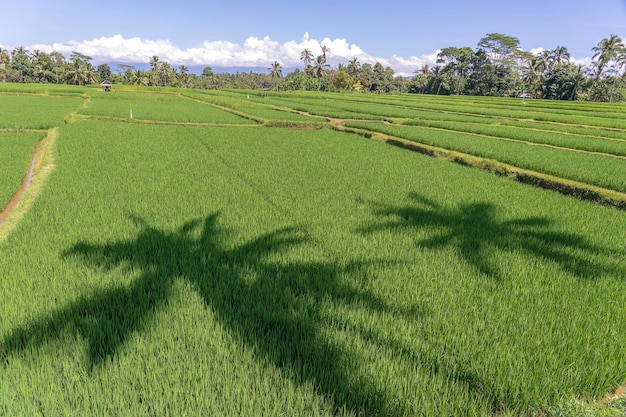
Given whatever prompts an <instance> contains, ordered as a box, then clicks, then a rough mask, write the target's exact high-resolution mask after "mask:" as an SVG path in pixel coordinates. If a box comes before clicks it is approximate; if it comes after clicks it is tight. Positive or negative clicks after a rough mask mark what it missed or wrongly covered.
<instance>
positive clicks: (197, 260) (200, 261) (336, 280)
mask: <svg viewBox="0 0 626 417" xmlns="http://www.w3.org/2000/svg"><path fill="white" fill-rule="evenodd" d="M132 220H133V221H134V222H135V224H136V225H137V226H138V227H140V228H141V229H140V232H139V234H138V235H137V237H136V238H134V239H129V240H122V241H118V242H114V243H109V244H91V243H87V242H79V243H76V244H75V245H74V246H72V247H71V248H70V249H69V250H67V251H66V252H65V253H64V254H63V256H64V257H67V258H71V259H78V260H81V261H84V262H85V263H87V264H88V265H91V266H93V267H96V268H113V267H116V266H120V265H122V266H126V267H129V268H132V269H139V270H140V271H141V273H140V275H139V277H138V278H137V279H136V280H135V281H133V282H132V283H131V284H130V285H127V286H121V287H117V288H106V289H101V290H99V291H97V292H95V293H92V294H90V295H88V296H83V297H81V298H79V299H77V300H76V301H74V302H72V303H70V304H69V305H67V306H65V307H63V308H61V309H58V310H56V311H54V312H52V313H51V314H49V315H45V316H43V317H40V318H38V319H35V320H34V321H33V322H32V323H30V324H29V325H26V326H23V327H20V328H17V329H14V330H13V331H12V332H10V333H9V334H8V335H6V336H4V338H3V345H2V346H0V363H4V366H8V365H9V361H10V357H11V355H12V354H16V353H19V352H25V351H30V350H31V349H33V348H39V347H41V346H43V345H44V344H45V343H47V342H48V341H53V340H55V339H58V338H60V337H62V334H63V333H66V334H67V332H68V331H69V332H70V334H80V335H81V336H82V338H83V339H85V340H86V343H87V355H88V364H89V368H90V370H91V369H93V368H94V367H98V366H103V365H105V364H106V361H107V359H108V358H110V357H112V356H114V355H116V354H117V353H118V351H119V350H120V349H121V347H122V346H123V344H124V343H125V341H126V340H127V339H128V338H129V337H130V335H131V334H133V333H136V332H139V331H142V330H143V331H145V330H146V328H147V326H148V325H149V322H150V320H152V319H153V317H154V313H155V312H156V311H157V310H158V309H160V308H164V307H165V304H166V303H167V302H168V298H169V297H170V293H171V291H172V285H173V284H174V282H175V281H176V280H178V279H186V280H188V281H189V283H190V284H191V285H192V287H193V288H195V290H196V291H197V292H198V294H199V295H200V296H201V297H202V299H203V301H204V302H205V303H206V305H207V308H210V309H211V310H213V311H214V313H215V315H216V317H217V318H218V320H219V321H220V322H221V323H222V324H223V325H224V326H226V327H227V328H228V329H230V330H231V331H232V333H233V334H234V335H235V337H237V338H239V339H240V340H241V341H242V343H243V344H244V345H245V346H246V347H249V348H252V350H253V351H254V352H255V354H258V355H261V357H263V358H264V359H266V360H268V361H269V363H272V364H274V365H276V366H278V367H279V368H282V369H285V370H287V371H288V372H287V374H288V375H292V377H293V378H294V379H295V380H296V383H303V382H305V381H309V382H311V383H312V384H313V386H315V387H316V389H317V390H318V391H319V393H320V394H321V395H324V396H326V397H328V398H331V399H332V401H333V402H334V404H335V405H336V407H337V408H338V409H347V410H348V411H351V412H354V413H355V414H363V415H388V414H397V411H398V410H397V409H395V407H396V405H391V403H390V402H389V401H388V399H387V397H386V394H385V392H384V390H381V389H380V388H379V387H377V386H375V385H374V384H373V383H371V382H368V381H367V378H365V377H364V376H362V375H360V374H359V371H358V369H354V361H353V360H351V359H350V358H349V357H348V356H349V355H348V353H347V352H346V351H344V349H342V347H341V345H338V344H337V343H333V342H332V341H330V340H328V337H327V336H325V334H324V329H325V327H326V326H327V324H325V318H324V316H323V311H322V305H324V304H325V303H327V302H328V301H331V302H333V303H339V304H347V305H352V304H354V305H357V306H359V307H363V308H365V309H367V310H368V311H372V312H374V313H375V312H384V313H388V314H392V315H397V314H405V313H404V312H402V311H399V310H397V309H395V308H392V307H390V306H388V305H386V304H385V302H384V300H382V299H380V298H377V297H376V296H375V295H373V294H372V293H370V292H368V291H366V290H360V289H357V288H354V287H352V286H349V285H347V284H345V280H344V279H342V274H344V273H346V272H347V273H351V270H355V269H358V268H361V267H364V265H363V264H354V265H349V266H347V267H339V266H337V265H333V264H331V263H326V262H296V261H292V262H290V263H276V262H270V261H269V260H268V256H269V255H272V254H277V253H280V252H283V251H286V250H288V249H289V248H290V247H293V246H295V245H299V244H302V243H305V242H306V240H307V238H306V237H305V236H304V235H303V233H302V232H301V231H298V230H297V229H293V228H284V229H280V230H277V231H274V232H271V233H266V234H263V235H261V236H259V237H257V238H256V239H253V240H251V241H249V242H247V243H245V244H242V245H239V246H236V247H233V248H227V245H226V242H227V238H228V236H227V233H225V231H224V230H221V229H220V228H219V227H218V214H217V213H214V214H211V215H209V216H208V217H206V218H205V219H198V220H193V221H190V222H188V223H186V224H184V225H183V226H182V227H181V228H180V229H179V230H177V231H175V232H166V231H162V230H159V229H156V228H154V227H151V226H149V225H147V224H146V223H145V222H144V221H143V220H142V219H140V218H136V217H133V218H132ZM251 277H253V278H251ZM408 314H411V315H412V316H414V315H415V314H414V313H413V312H411V313H408Z"/></svg>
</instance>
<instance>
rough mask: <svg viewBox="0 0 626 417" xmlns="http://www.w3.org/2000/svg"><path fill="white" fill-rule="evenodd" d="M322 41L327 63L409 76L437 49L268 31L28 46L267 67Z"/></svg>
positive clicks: (132, 59) (128, 58) (289, 63)
mask: <svg viewBox="0 0 626 417" xmlns="http://www.w3.org/2000/svg"><path fill="white" fill-rule="evenodd" d="M322 45H326V46H327V47H328V48H329V49H330V52H328V53H327V59H328V63H329V64H330V65H331V66H337V65H338V64H340V63H342V64H347V62H348V61H350V60H352V59H354V58H356V59H358V60H359V62H360V63H361V64H364V63H370V64H374V63H376V62H380V63H381V64H383V65H384V66H390V67H391V68H393V69H394V70H395V71H396V73H397V74H399V75H411V74H412V73H413V71H415V70H416V69H418V68H420V67H421V66H422V65H424V64H429V65H433V64H434V63H435V61H436V55H437V53H436V52H435V53H433V54H427V55H422V56H419V57H418V56H411V57H408V58H403V57H399V56H396V55H394V56H392V57H376V56H373V55H370V54H368V53H367V52H365V51H364V50H363V49H361V48H360V47H359V46H358V45H356V44H353V43H350V42H348V40H347V39H345V38H335V39H330V38H328V37H326V38H323V39H321V40H318V39H315V38H311V37H310V36H309V34H308V33H305V34H304V35H303V36H302V38H301V39H300V40H297V41H296V40H291V41H287V42H284V43H280V42H278V41H275V40H272V39H271V38H270V37H269V36H265V37H263V38H258V37H255V36H250V37H249V38H248V39H246V40H245V41H244V42H243V44H238V43H233V42H229V41H222V40H218V41H204V42H202V43H201V44H198V45H195V46H193V47H191V48H181V47H179V46H177V45H175V44H174V43H172V42H171V41H170V40H167V39H158V40H151V39H142V38H139V37H134V38H128V39H126V38H124V37H123V36H122V35H114V36H111V37H100V38H94V39H92V40H87V41H68V42H63V43H53V44H49V45H44V44H37V45H30V46H29V47H28V48H29V49H30V50H41V51H44V52H47V53H50V52H52V51H58V52H61V53H62V54H64V55H66V56H69V55H70V54H71V53H72V52H73V51H76V52H80V53H82V54H85V55H88V56H90V57H92V58H93V62H94V63H103V62H111V61H114V62H126V63H144V64H145V63H148V62H149V60H150V58H151V57H152V56H154V55H156V56H158V57H159V59H160V60H161V61H166V62H169V63H170V64H172V65H187V66H191V65H193V66H201V65H207V66H213V67H267V66H269V65H270V64H271V63H272V62H274V61H278V62H279V63H280V64H281V65H282V66H283V67H285V68H291V67H297V66H301V65H302V61H301V60H300V54H301V52H302V51H303V50H304V49H308V50H310V51H311V53H312V54H313V55H314V56H317V55H320V54H321V53H322Z"/></svg>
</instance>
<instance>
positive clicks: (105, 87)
mask: <svg viewBox="0 0 626 417" xmlns="http://www.w3.org/2000/svg"><path fill="white" fill-rule="evenodd" d="M100 85H101V86H102V91H104V92H106V93H110V92H111V86H112V85H113V84H111V81H109V80H104V81H102V82H101V83H100Z"/></svg>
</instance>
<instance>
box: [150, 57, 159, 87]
mask: <svg viewBox="0 0 626 417" xmlns="http://www.w3.org/2000/svg"><path fill="white" fill-rule="evenodd" d="M159 64H160V63H159V57H158V56H156V55H153V56H152V58H150V71H151V72H152V84H153V85H159Z"/></svg>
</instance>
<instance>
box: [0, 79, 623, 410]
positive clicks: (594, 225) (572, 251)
mask: <svg viewBox="0 0 626 417" xmlns="http://www.w3.org/2000/svg"><path fill="white" fill-rule="evenodd" d="M184 93H185V92H184V91H182V92H181V96H177V95H172V94H167V95H166V94H163V93H162V92H159V91H158V90H157V91H156V92H141V93H140V92H115V91H114V92H113V93H110V94H104V93H101V92H96V91H93V92H89V91H87V94H88V96H89V98H88V99H86V100H88V101H87V102H86V103H87V105H86V107H85V108H83V109H81V110H80V116H79V117H75V118H72V119H71V120H70V123H67V124H65V123H62V122H60V123H58V124H57V125H58V126H60V127H59V129H58V137H57V138H56V141H55V143H54V148H53V149H52V152H53V156H54V161H55V168H54V170H53V171H52V173H51V174H50V175H49V177H48V178H47V179H46V182H45V184H44V186H43V187H42V189H41V190H40V192H39V194H38V196H37V197H36V200H35V202H34V204H33V205H32V206H31V207H30V209H29V210H28V212H27V213H26V215H25V216H24V217H23V218H22V220H21V221H20V222H19V224H18V225H17V226H16V227H15V228H14V229H13V230H12V231H11V232H10V233H9V234H8V235H7V236H5V237H4V238H3V240H1V241H0V415H25V416H26V415H28V416H31V415H102V416H105V415H106V416H110V415H133V416H152V415H224V416H233V415H241V416H250V415H264V416H277V415H307V416H336V415H338V416H415V415H424V416H431V415H454V416H457V415H464V416H465V415H475V416H496V415H497V416H521V415H536V416H540V415H542V416H543V415H548V416H556V415H589V414H591V415H616V416H617V415H620V414H622V413H624V412H626V400H624V399H616V400H613V401H610V402H608V403H607V404H599V400H600V399H601V398H603V397H604V396H605V395H606V394H607V393H609V392H611V391H613V390H615V389H616V388H617V387H618V386H620V385H623V384H624V383H625V382H626V344H625V343H623V341H624V340H626V327H625V326H624V325H623V323H625V322H626V307H625V306H626V292H624V291H623V286H624V279H625V277H626V241H625V240H624V230H626V214H625V213H624V212H623V211H619V210H616V209H611V208H607V207H603V206H600V205H597V204H594V203H592V202H584V201H579V200H576V199H574V198H571V197H566V196H563V195H560V194H558V193H556V192H553V191H549V190H543V189H539V188H535V187H532V186H529V185H524V184H521V183H517V182H514V181H511V180H509V179H507V178H502V177H498V176H495V175H493V174H490V173H488V172H484V171H481V170H477V169H475V168H472V167H467V166H461V165H458V164H454V163H451V162H448V161H444V160H438V159H435V158H431V157H428V156H425V155H421V154H417V153H413V152H410V151H407V150H405V149H400V148H397V147H393V146H389V145H387V144H384V143H381V142H377V141H373V140H368V139H366V138H365V137H363V136H360V135H355V134H352V133H348V132H342V131H338V130H336V129H340V128H341V126H342V124H344V123H346V121H345V120H344V121H338V120H336V119H342V117H340V116H341V115H345V114H346V113H345V112H351V113H349V114H355V115H356V114H361V113H358V108H359V106H358V102H359V101H363V102H365V104H367V105H365V104H364V105H363V107H362V109H361V110H360V111H361V112H364V113H363V114H365V112H367V111H369V110H370V109H374V108H380V109H382V108H384V106H388V107H390V108H391V109H392V110H393V109H394V108H395V107H397V108H398V109H400V108H405V107H409V106H418V105H419V106H421V107H427V106H428V105H429V103H432V104H433V109H432V110H430V111H431V112H435V113H436V112H439V111H440V110H437V108H436V107H437V106H439V107H444V106H446V108H447V107H454V106H455V105H458V106H459V107H461V108H462V110H463V112H467V108H466V107H472V108H474V109H475V110H476V111H475V112H474V113H473V114H468V115H467V116H471V117H476V118H481V117H484V116H483V115H481V113H486V112H487V110H485V109H488V110H489V112H490V113H492V112H495V111H496V110H498V108H499V106H501V107H502V108H503V110H502V111H503V112H504V111H505V110H504V109H508V108H517V107H519V105H520V104H519V102H518V101H517V100H505V99H502V100H495V99H485V101H484V102H480V100H479V101H478V104H476V103H474V104H473V105H471V106H470V105H468V104H466V103H465V102H462V101H461V100H460V99H458V98H454V97H452V98H449V99H448V100H446V99H444V98H440V97H423V96H416V97H413V96H410V97H405V96H402V97H395V98H393V97H376V96H361V95H345V96H342V95H332V94H329V95H322V94H320V95H319V97H320V98H317V97H318V95H313V94H311V95H304V94H302V95H300V94H297V93H295V94H294V93H271V94H270V95H269V97H267V98H261V97H258V95H252V94H249V93H248V94H246V93H236V92H223V93H206V94H205V93H197V94H202V95H201V96H198V97H194V99H195V100H200V101H201V102H198V101H194V100H191V99H190V98H186V97H183V96H182V94H184ZM343 97H345V101H346V102H348V101H349V102H350V103H353V104H349V105H346V108H338V107H335V108H332V107H327V106H325V105H324V104H323V103H324V102H325V101H342V100H343ZM5 98H6V97H5V96H0V102H2V100H4V99H5ZM33 98H38V97H33ZM40 98H41V99H42V100H47V99H48V97H45V96H42V97H40ZM131 99H132V102H133V112H135V105H137V109H138V110H136V111H137V112H141V111H143V116H141V117H140V116H139V114H141V113H137V114H138V116H136V117H133V119H132V122H131V120H130V119H129V118H128V117H127V115H126V114H125V113H124V112H125V111H126V107H127V104H128V103H129V102H130V100H131ZM327 99H328V100H327ZM295 102H298V103H299V104H298V106H297V110H300V111H301V112H308V113H311V114H321V113H322V112H318V110H319V109H321V108H322V107H323V108H324V109H325V110H324V111H323V113H324V114H322V115H323V116H325V117H330V118H332V119H333V122H332V123H333V126H334V127H335V129H324V128H322V129H318V127H320V126H321V125H320V124H319V122H316V124H312V125H311V127H316V129H301V128H300V129H286V128H278V127H268V126H270V123H268V121H271V120H276V121H281V120H282V121H285V120H287V121H289V120H291V119H281V118H280V117H277V118H276V119H271V118H272V117H273V115H275V114H280V115H282V114H283V113H285V114H294V115H295V113H291V112H290V109H291V110H294V109H296V106H294V107H289V104H290V103H295ZM394 103H395V104H394ZM481 103H482V105H484V109H482V110H481V108H480V104H481ZM530 103H531V104H530V105H529V106H532V103H534V102H530ZM79 104H80V103H79ZM79 104H77V105H75V107H76V108H77V107H78V105H79ZM539 104H541V105H544V103H543V102H541V103H539ZM568 105H569V106H570V107H566V108H562V107H563V106H564V104H562V103H555V104H554V109H562V110H563V111H571V112H575V111H576V112H580V113H583V116H580V115H579V116H577V117H584V115H585V114H586V113H584V112H587V111H589V112H590V113H589V114H590V115H591V114H593V108H591V107H588V106H581V107H580V108H578V107H577V103H568ZM307 106H309V107H307ZM353 106H354V107H353ZM348 107H349V108H350V109H351V110H346V109H347V108H348ZM539 107H540V106H538V108H537V109H534V110H531V111H534V112H537V113H539V112H542V113H543V114H548V112H545V111H543V109H541V108H539ZM139 109H143V110H139ZM307 109H308V110H307ZM588 109H589V110H588ZM73 110H75V108H73V109H70V110H67V111H68V112H70V111H73ZM247 111H248V112H249V113H246V112H247ZM334 111H337V113H333V112H334ZM506 111H508V110H506ZM510 111H512V112H514V111H519V110H515V109H511V110H510ZM612 111H613V110H612V107H610V106H609V107H606V106H605V107H603V110H602V112H598V113H596V115H595V116H590V117H593V118H592V119H590V120H591V123H590V125H589V126H588V127H587V129H589V131H590V132H591V133H590V134H591V135H592V136H593V132H594V131H595V130H594V129H595V128H594V127H593V126H596V124H597V123H599V121H598V120H596V119H597V118H598V117H600V116H598V114H600V113H610V112H612ZM397 114H400V111H398V113H397ZM442 114H443V113H442ZM554 114H555V115H557V116H558V115H559V114H561V113H559V112H558V111H555V112H554ZM245 116H249V117H245ZM298 116H299V117H303V119H300V120H295V119H294V120H291V121H297V122H303V123H306V122H308V119H306V118H307V117H308V116H307V115H298ZM288 117H291V116H288ZM376 117H381V118H384V119H389V120H391V121H395V122H405V121H409V120H415V119H414V118H413V119H411V118H406V119H404V118H403V119H402V120H393V119H394V117H398V116H394V117H392V116H389V117H387V116H385V115H382V114H381V115H375V114H372V118H376ZM503 117H505V116H503ZM506 117H509V116H506ZM557 118H559V119H560V116H559V117H557ZM60 120H63V116H61V118H60ZM354 120H372V119H371V118H370V119H367V118H361V117H360V116H354V118H353V123H355V122H354ZM490 120H491V118H490ZM602 120H603V121H604V119H602ZM9 122H10V120H9ZM359 123H360V122H359ZM525 123H532V122H531V121H526V122H525ZM537 123H538V122H537ZM543 123H545V121H544V122H543ZM548 123H550V126H557V124H556V123H557V122H556V120H555V121H553V122H548ZM558 123H562V122H558ZM602 123H604V122H602ZM326 124H327V125H329V126H330V125H331V123H326ZM478 125H480V124H478ZM487 125H488V123H485V126H487ZM575 125H576V129H583V128H585V125H581V124H580V121H579V120H578V119H576V121H575ZM358 126H359V127H360V128H365V129H370V131H374V130H380V128H381V126H389V128H390V129H392V128H393V130H389V131H386V132H385V133H387V134H395V135H398V136H402V135H401V132H404V131H407V132H413V131H416V130H417V129H421V130H420V132H421V133H423V135H424V137H425V138H429V137H431V136H432V135H435V134H438V132H444V133H445V134H446V135H450V136H451V137H452V136H453V135H457V139H456V141H455V140H454V139H453V138H451V139H450V142H446V143H443V142H439V143H438V146H450V149H454V148H453V146H456V145H454V144H455V143H463V142H465V141H467V142H469V141H470V140H469V139H466V138H465V136H468V135H467V133H459V132H458V131H455V129H459V124H451V126H450V129H447V130H446V129H445V126H439V130H434V129H429V128H420V127H417V126H408V125H405V126H402V125H401V123H394V124H392V125H382V124H380V123H371V122H370V123H360V124H359V125H358ZM486 128H487V127H485V129H486ZM572 128H573V126H572ZM414 129H415V130H414ZM399 132H400V133H399ZM612 132H613V134H615V135H617V134H621V132H620V131H618V130H612ZM431 133H432V135H431ZM474 133H475V132H474ZM483 133H484V132H483ZM491 133H492V134H491V135H486V134H484V135H483V136H481V140H482V141H483V142H480V143H481V144H482V148H480V146H478V145H476V146H477V147H476V148H472V149H473V150H472V152H475V154H477V155H481V154H482V153H481V152H487V151H481V150H480V149H488V150H489V152H493V149H500V148H499V147H500V146H501V145H500V144H506V145H507V146H508V145H510V144H511V142H507V141H504V140H500V139H497V138H495V137H494V136H496V133H497V132H496V133H494V132H491ZM4 134H5V135H6V133H4ZM12 135H13V136H15V137H18V136H19V137H22V136H21V135H26V134H25V133H19V134H17V133H13V134H12ZM470 136H471V135H470ZM1 137H2V136H0V139H1ZM468 137H469V136H468ZM472 137H474V136H472ZM617 139H618V141H619V138H617ZM33 140H35V137H33ZM411 140H415V139H414V138H411ZM424 140H426V139H424ZM428 140H433V139H428ZM577 140H579V139H577ZM589 140H590V141H592V140H596V139H594V138H589ZM602 140H604V139H602ZM0 143H1V142H0ZM475 143H476V144H478V142H475ZM515 145H519V146H520V147H524V146H526V147H527V148H528V149H532V150H536V149H548V148H541V147H538V146H536V144H534V145H533V144H523V143H515ZM1 149H4V148H0V150H1ZM501 149H502V150H501V152H502V153H500V154H497V155H495V156H492V157H494V158H498V159H499V160H500V159H502V160H509V161H513V162H510V163H516V162H515V161H516V160H514V159H506V158H512V157H511V156H510V155H509V154H507V153H506V152H507V149H512V148H505V147H504V146H503V145H502V147H501ZM515 149H517V148H515ZM520 149H521V148H520ZM550 150H551V151H553V152H555V155H557V154H559V152H560V153H561V154H562V155H570V154H574V152H572V151H570V150H568V149H561V148H558V149H557V148H551V149H550ZM608 151H610V150H608V149H607V152H608ZM499 152H500V151H499ZM519 152H521V151H517V150H515V151H513V152H512V153H514V154H518V153H519ZM23 153H25V151H24V152H23ZM0 155H3V154H2V153H0ZM528 155H530V156H529V157H528V158H532V155H533V154H532V152H529V153H528ZM541 155H543V154H541ZM581 155H583V156H585V157H589V159H585V160H592V158H591V157H598V156H597V155H587V154H584V153H583V154H581ZM0 158H2V157H1V156H0ZM564 158H565V157H564ZM605 158H606V159H602V160H598V161H599V162H597V163H596V165H595V168H596V169H597V170H599V171H603V170H605V169H606V176H607V177H612V176H615V177H618V176H619V175H620V174H619V173H620V172H621V171H619V170H618V171H615V172H614V173H612V172H613V171H610V169H613V168H610V164H608V163H607V164H605V163H604V162H600V161H605V160H611V161H612V160H615V161H618V160H619V159H617V158H613V159H610V158H609V157H605ZM17 159H19V158H17ZM26 159H28V158H26ZM537 159H540V158H537ZM11 160H13V159H11ZM593 160H594V161H596V159H593ZM564 161H568V160H567V159H559V158H557V157H555V158H554V159H551V160H550V161H547V162H546V163H545V164H543V165H537V166H536V167H534V166H533V168H534V169H537V170H538V171H541V172H543V171H546V172H548V171H549V172H556V173H561V172H565V168H564V165H566V164H567V163H569V162H564ZM0 162H2V159H0ZM621 162H622V164H623V163H624V161H623V160H621ZM576 163H577V164H579V165H577V167H578V168H580V170H581V172H582V167H583V165H584V164H583V162H576ZM16 164H17V163H16ZM17 165H19V164H17ZM520 165H522V164H521V163H520ZM0 166H1V167H2V178H3V184H4V177H5V165H4V164H2V165H0ZM7 166H8V165H7ZM23 167H24V169H25V165H23ZM10 171H17V168H10V169H9V168H7V169H6V172H7V173H9V172H10ZM22 172H23V171H22ZM585 178H586V179H585V181H588V183H589V184H590V185H596V186H597V185H605V186H607V187H609V185H607V184H610V183H609V182H607V183H604V182H602V181H600V180H598V179H597V178H595V177H593V178H591V177H585ZM615 181H617V182H616V184H619V179H616V180H615ZM617 188H618V189H620V188H619V187H617ZM584 413H587V414H584Z"/></svg>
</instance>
